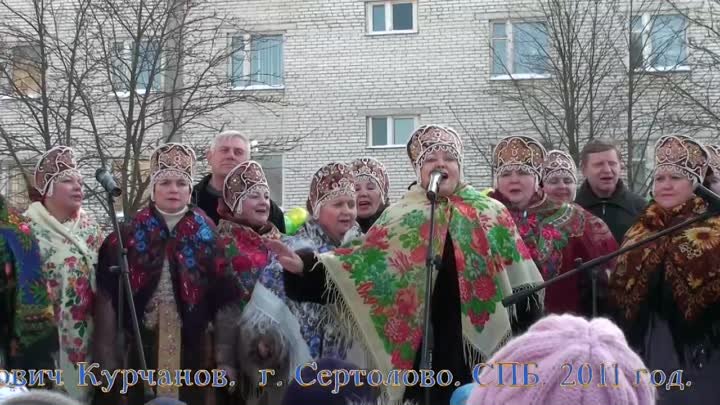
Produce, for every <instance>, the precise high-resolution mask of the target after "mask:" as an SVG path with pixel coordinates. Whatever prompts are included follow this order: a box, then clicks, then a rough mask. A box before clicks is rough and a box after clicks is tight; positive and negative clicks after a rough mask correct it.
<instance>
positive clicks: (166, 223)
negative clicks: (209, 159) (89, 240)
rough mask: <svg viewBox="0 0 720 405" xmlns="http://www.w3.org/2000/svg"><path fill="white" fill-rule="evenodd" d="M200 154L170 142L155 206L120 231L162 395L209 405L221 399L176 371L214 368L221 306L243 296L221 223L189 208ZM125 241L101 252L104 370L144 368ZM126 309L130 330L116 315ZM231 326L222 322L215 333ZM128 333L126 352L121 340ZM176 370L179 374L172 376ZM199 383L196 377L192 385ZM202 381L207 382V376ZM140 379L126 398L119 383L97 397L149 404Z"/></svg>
mask: <svg viewBox="0 0 720 405" xmlns="http://www.w3.org/2000/svg"><path fill="white" fill-rule="evenodd" d="M194 168H195V152H194V151H193V150H192V149H191V148H190V147H189V146H187V145H184V144H179V143H168V144H165V145H161V146H159V147H158V148H157V149H156V150H155V151H154V152H153V154H152V155H151V157H150V185H149V187H150V203H149V204H148V206H147V207H145V208H143V209H141V210H140V211H138V212H137V213H136V214H135V215H134V216H133V218H132V219H130V220H129V221H128V222H126V223H124V224H123V226H122V228H121V232H122V233H123V241H124V242H125V246H126V247H127V261H128V271H129V276H130V277H129V278H130V287H131V291H129V292H128V291H125V294H127V293H131V294H132V295H133V299H134V303H135V308H133V309H132V310H133V311H135V313H136V314H137V319H138V323H139V325H138V326H139V327H140V333H141V335H142V340H143V346H144V347H143V348H142V350H144V353H145V359H146V362H147V367H148V368H149V369H150V370H159V371H158V372H156V373H155V374H154V376H155V377H154V382H155V383H156V386H155V387H154V388H155V390H156V394H157V395H158V396H162V397H170V398H175V399H180V400H181V401H183V402H184V403H186V404H187V405H204V404H205V403H206V401H208V400H211V398H212V397H213V396H214V395H215V392H214V390H212V389H209V388H208V387H202V386H197V385H189V384H184V385H182V386H178V385H175V384H168V383H169V382H171V383H175V382H177V380H176V379H175V377H174V376H175V370H190V373H191V375H190V378H193V376H194V375H198V374H195V373H196V372H197V371H198V370H209V369H211V368H212V366H213V357H214V356H213V352H212V335H211V334H212V329H211V324H212V322H213V320H214V318H215V316H216V314H217V313H218V311H219V310H220V309H222V308H223V307H224V306H225V305H230V304H231V303H233V300H234V299H235V298H236V297H237V296H238V295H239V288H237V286H236V283H234V282H233V281H234V280H233V278H232V275H231V274H230V271H229V268H228V266H227V265H226V263H225V260H224V258H223V255H222V247H221V245H220V243H219V240H218V237H217V233H216V232H215V224H214V223H213V221H212V220H211V219H210V218H209V217H208V216H207V215H206V214H205V212H203V211H202V210H201V209H199V208H197V207H194V206H192V205H191V204H190V198H191V190H192V178H193V175H194V173H195V171H194ZM118 260H119V254H118V238H117V234H116V233H114V232H113V233H112V234H111V235H110V236H108V237H107V239H106V240H105V242H104V243H103V245H102V249H101V250H100V263H99V266H98V276H97V277H98V295H97V303H96V306H95V313H96V314H98V317H97V323H98V324H97V326H98V327H97V328H96V330H95V332H96V334H95V336H94V337H93V338H94V346H95V359H96V361H97V362H98V363H99V365H100V368H101V369H105V370H110V371H111V372H112V371H113V370H118V369H122V368H125V367H127V368H131V369H139V368H140V364H139V360H138V357H139V356H138V350H139V348H138V347H137V345H136V344H135V340H134V338H133V327H134V326H133V324H132V321H131V319H132V318H131V313H130V308H128V305H127V301H125V302H122V303H118V279H119V274H118V273H117V272H115V271H113V267H115V266H118V264H119V263H118ZM119 305H122V306H123V314H124V319H123V320H122V321H123V325H122V326H119V325H118V320H117V311H118V309H119ZM225 326H227V327H230V325H223V324H218V323H216V324H215V325H214V328H215V331H217V330H219V329H222V328H223V327H225ZM123 333H124V334H125V344H126V346H125V347H123V348H118V345H117V340H118V335H120V334H123ZM161 370H169V371H170V375H171V376H172V377H170V378H167V377H168V373H167V372H162V373H161V372H160V371H161ZM192 381H194V379H193V380H192ZM201 381H202V379H201ZM143 388H144V385H143V382H142V381H140V382H139V383H138V384H136V385H134V386H132V387H130V389H129V391H128V392H127V394H126V395H122V394H120V393H119V391H120V387H118V384H115V387H114V389H113V390H112V391H111V392H109V393H102V394H101V393H100V392H98V393H97V394H96V396H95V397H96V402H95V403H97V404H98V405H105V404H108V405H114V404H119V403H121V401H124V400H126V401H127V403H128V404H129V405H134V404H142V403H144V402H145V401H144V398H143V397H144V392H143V391H144V390H143Z"/></svg>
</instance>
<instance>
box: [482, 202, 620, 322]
mask: <svg viewBox="0 0 720 405" xmlns="http://www.w3.org/2000/svg"><path fill="white" fill-rule="evenodd" d="M491 196H492V197H493V198H496V199H498V200H500V201H501V202H503V203H505V205H506V206H507V207H508V209H509V210H510V213H511V214H512V217H513V220H514V221H515V224H516V225H517V228H518V231H519V232H520V236H521V237H522V238H523V241H524V242H525V244H526V245H527V247H528V249H530V254H531V255H532V258H533V260H534V261H535V264H536V265H537V266H538V268H539V269H540V272H541V273H542V275H543V278H544V279H545V280H548V279H551V278H553V277H557V276H559V275H561V274H563V273H566V272H568V271H570V270H572V269H574V268H576V267H577V263H576V260H577V259H580V260H582V262H583V263H584V262H587V261H589V260H592V259H594V258H596V257H599V256H603V255H606V254H608V253H611V252H613V251H615V250H617V249H618V245H617V242H616V241H615V238H614V237H613V236H612V233H611V232H610V229H609V228H608V227H607V225H606V224H605V223H604V222H603V221H602V220H601V219H599V218H598V217H596V216H594V215H593V214H591V213H589V212H588V211H586V210H585V209H583V208H582V207H580V206H579V205H577V204H575V203H564V204H560V203H556V202H552V201H550V200H549V199H547V198H546V197H545V195H544V194H538V195H537V196H536V197H535V198H534V199H533V202H531V203H530V206H529V207H528V208H526V209H525V210H520V209H516V208H512V207H511V206H510V204H509V203H508V201H507V199H506V198H504V197H503V196H502V195H501V194H500V193H499V192H497V191H495V192H493V193H492V194H491ZM614 268H615V262H614V261H612V262H610V263H608V264H606V265H605V266H603V269H602V270H600V269H598V271H597V274H598V282H597V287H598V288H597V291H598V314H600V313H601V312H603V311H602V308H603V307H604V306H605V305H604V304H605V302H604V301H605V299H604V297H605V296H606V294H605V292H606V291H607V278H608V277H607V276H608V273H609V270H614ZM591 288H592V284H591V273H590V272H585V273H583V274H575V275H574V276H570V277H568V278H566V279H564V280H562V281H559V282H557V283H555V284H553V285H551V286H550V287H548V288H547V289H546V291H545V310H546V312H547V313H565V312H572V313H575V314H579V315H585V316H590V315H592V289H591Z"/></svg>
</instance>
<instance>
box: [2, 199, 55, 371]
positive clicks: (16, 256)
mask: <svg viewBox="0 0 720 405" xmlns="http://www.w3.org/2000/svg"><path fill="white" fill-rule="evenodd" d="M7 266H9V267H7ZM6 268H9V269H10V270H11V271H12V272H11V273H9V274H5V278H2V277H0V279H5V280H6V285H5V286H4V289H5V294H6V296H5V298H6V299H7V302H3V303H2V307H3V308H7V309H12V310H13V311H14V313H10V314H8V315H9V316H8V317H7V319H8V320H11V319H12V320H13V321H12V323H11V325H12V326H13V330H12V331H8V332H10V334H11V338H15V339H17V342H18V344H19V347H18V349H19V351H20V354H21V355H22V356H23V357H24V356H25V355H32V354H33V353H31V352H32V350H29V349H30V348H31V346H33V345H34V344H36V343H38V342H39V341H43V340H45V339H46V338H48V337H50V336H52V335H53V333H54V332H55V328H54V325H53V308H52V305H50V302H49V300H48V294H47V284H46V281H45V277H44V275H43V272H42V261H41V258H40V248H39V246H38V242H37V240H36V239H35V238H33V235H32V231H31V230H30V226H29V224H28V221H27V220H26V219H25V218H23V217H21V216H20V214H19V213H18V212H16V211H15V210H13V209H11V208H10V207H8V206H7V205H6V203H5V199H4V198H2V197H1V196H0V271H5V270H6ZM39 349H41V350H42V349H43V348H39ZM44 349H48V348H44ZM18 366H19V367H22V368H42V367H49V366H50V365H48V364H45V365H40V364H19V365H18Z"/></svg>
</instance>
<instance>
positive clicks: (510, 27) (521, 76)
mask: <svg viewBox="0 0 720 405" xmlns="http://www.w3.org/2000/svg"><path fill="white" fill-rule="evenodd" d="M527 23H540V24H546V22H545V21H543V20H542V19H541V18H539V17H538V18H526V19H513V18H508V19H497V20H490V24H489V26H490V31H489V35H488V36H489V38H490V64H489V69H488V73H489V78H490V80H491V81H495V80H498V81H502V80H538V79H549V78H551V77H552V74H551V73H549V72H546V73H515V72H514V70H515V52H514V51H515V25H517V24H527ZM495 24H505V25H506V26H507V31H506V33H505V41H507V44H508V45H507V47H506V52H507V55H505V59H506V62H507V65H509V66H510V68H511V69H512V70H513V71H512V72H510V73H508V72H505V73H502V74H495V73H493V66H495V47H494V45H495V44H494V42H495V29H494V28H495ZM548 46H549V38H548ZM547 53H550V51H549V50H547Z"/></svg>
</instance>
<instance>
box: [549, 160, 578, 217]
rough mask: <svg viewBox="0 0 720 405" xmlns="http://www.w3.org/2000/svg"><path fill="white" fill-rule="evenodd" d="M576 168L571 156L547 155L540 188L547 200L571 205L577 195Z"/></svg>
mask: <svg viewBox="0 0 720 405" xmlns="http://www.w3.org/2000/svg"><path fill="white" fill-rule="evenodd" d="M577 183H578V181H577V166H575V161H574V160H573V158H572V156H570V155H569V154H567V153H565V152H563V151H561V150H557V149H556V150H551V151H549V152H548V153H547V157H546V158H545V162H544V163H543V170H542V188H543V191H544V192H545V195H547V198H548V199H549V200H552V201H555V202H557V203H560V204H562V203H573V202H575V196H576V195H577Z"/></svg>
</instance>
